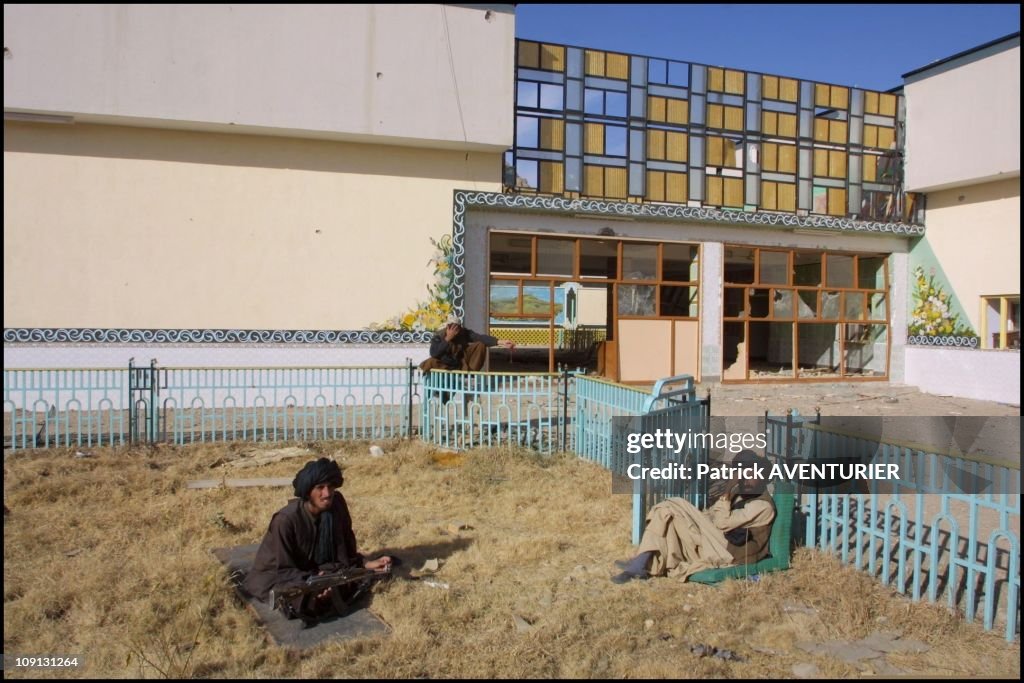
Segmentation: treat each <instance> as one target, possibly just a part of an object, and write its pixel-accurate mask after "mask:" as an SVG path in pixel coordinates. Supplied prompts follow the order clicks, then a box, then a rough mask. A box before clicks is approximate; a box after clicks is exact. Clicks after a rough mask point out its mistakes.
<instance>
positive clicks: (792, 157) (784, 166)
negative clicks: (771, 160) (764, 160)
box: [779, 145, 796, 173]
mask: <svg viewBox="0 0 1024 683" xmlns="http://www.w3.org/2000/svg"><path fill="white" fill-rule="evenodd" d="M779 173H796V145H779Z"/></svg>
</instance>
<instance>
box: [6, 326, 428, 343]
mask: <svg viewBox="0 0 1024 683" xmlns="http://www.w3.org/2000/svg"><path fill="white" fill-rule="evenodd" d="M431 334H432V333H431V332H402V331H393V330H198V329H196V330H139V329H116V328H95V327H93V328H80V327H13V328H4V344H58V343H73V344H74V343H77V344H427V343H429V342H430V337H431Z"/></svg>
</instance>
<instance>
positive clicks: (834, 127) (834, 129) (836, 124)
mask: <svg viewBox="0 0 1024 683" xmlns="http://www.w3.org/2000/svg"><path fill="white" fill-rule="evenodd" d="M846 128H847V126H846V121H829V127H828V140H829V142H835V143H837V144H840V145H845V144H846Z"/></svg>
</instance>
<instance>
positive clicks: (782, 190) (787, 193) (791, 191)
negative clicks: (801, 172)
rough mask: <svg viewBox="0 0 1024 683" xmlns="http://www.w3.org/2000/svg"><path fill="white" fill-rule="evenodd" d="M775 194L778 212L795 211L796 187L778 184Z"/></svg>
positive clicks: (788, 184)
mask: <svg viewBox="0 0 1024 683" xmlns="http://www.w3.org/2000/svg"><path fill="white" fill-rule="evenodd" d="M776 192H777V194H778V200H777V201H778V207H779V211H796V185H794V184H792V183H779V186H778V188H777V190H776Z"/></svg>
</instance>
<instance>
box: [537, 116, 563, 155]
mask: <svg viewBox="0 0 1024 683" xmlns="http://www.w3.org/2000/svg"><path fill="white" fill-rule="evenodd" d="M540 146H541V149H559V150H561V149H565V121H563V120H562V119H541V120H540Z"/></svg>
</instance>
